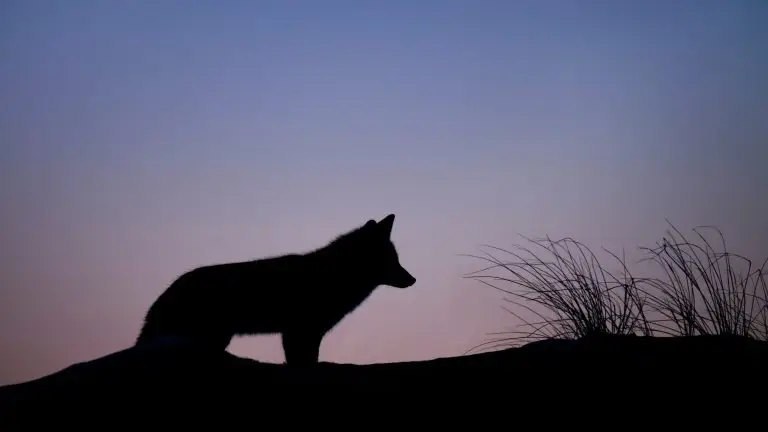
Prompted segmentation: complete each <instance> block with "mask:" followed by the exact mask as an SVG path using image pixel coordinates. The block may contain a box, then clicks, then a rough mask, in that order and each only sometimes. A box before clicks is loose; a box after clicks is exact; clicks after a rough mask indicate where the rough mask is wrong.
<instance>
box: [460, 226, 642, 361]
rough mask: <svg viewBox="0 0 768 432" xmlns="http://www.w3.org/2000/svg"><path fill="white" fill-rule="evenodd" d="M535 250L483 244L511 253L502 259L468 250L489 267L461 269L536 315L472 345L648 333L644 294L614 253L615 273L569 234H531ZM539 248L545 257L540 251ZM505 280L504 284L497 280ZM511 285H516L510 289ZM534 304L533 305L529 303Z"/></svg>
mask: <svg viewBox="0 0 768 432" xmlns="http://www.w3.org/2000/svg"><path fill="white" fill-rule="evenodd" d="M524 238H525V239H526V240H528V241H529V242H530V243H532V244H533V245H534V247H535V248H536V249H537V251H534V250H532V249H530V248H526V247H522V246H517V247H516V249H517V250H518V251H509V250H505V249H502V248H499V247H495V246H489V245H483V248H484V249H491V250H493V251H494V252H496V253H497V254H498V253H501V254H504V255H507V256H508V257H510V259H509V260H504V259H501V258H499V257H497V256H495V255H493V254H491V253H489V252H487V251H483V252H484V254H483V256H477V255H468V256H470V257H473V258H478V259H481V260H483V261H485V262H487V263H489V266H488V267H485V268H483V269H481V270H478V271H475V272H472V273H470V274H468V275H466V276H465V277H466V278H469V279H474V280H477V281H480V282H482V283H483V284H485V285H487V286H490V287H492V288H494V289H497V290H499V291H501V292H503V293H505V294H507V297H505V298H504V300H505V301H506V302H509V303H511V304H514V305H516V306H519V307H520V308H523V309H525V310H527V311H529V312H531V313H532V314H534V315H535V316H536V317H538V318H539V319H540V320H539V321H535V322H529V321H527V320H525V319H524V318H523V317H522V316H520V315H519V314H517V313H515V312H514V311H512V310H510V309H507V308H505V309H506V310H507V311H508V312H509V313H510V314H512V315H513V316H515V317H516V318H517V319H519V320H520V321H522V322H523V323H524V324H523V326H522V327H523V328H524V329H525V330H512V331H508V332H501V333H496V334H495V335H496V336H497V338H495V339H493V340H490V341H488V342H485V343H482V344H480V345H478V346H476V347H473V348H472V349H470V351H472V350H473V349H476V348H480V347H485V348H497V347H509V346H516V345H519V344H522V343H527V342H531V341H534V340H539V339H547V338H564V339H577V338H581V337H585V336H592V335H601V334H618V335H629V334H637V333H641V334H644V335H649V334H651V327H650V322H649V320H648V319H647V318H646V316H645V309H646V308H645V303H646V298H645V295H644V291H643V290H642V289H640V287H639V284H641V283H642V282H643V281H642V280H641V279H638V278H635V277H634V276H633V275H632V274H631V273H630V271H629V269H628V268H627V266H626V265H625V263H624V259H620V258H619V257H618V256H617V255H615V254H613V253H611V252H609V251H607V250H606V252H608V253H609V254H610V255H611V256H612V257H614V258H615V259H616V261H617V263H618V264H619V267H620V269H621V271H620V272H618V273H620V274H614V273H613V272H610V271H608V270H607V269H606V268H605V267H604V266H603V265H601V263H600V262H599V260H598V258H597V256H596V255H595V254H594V253H593V252H592V251H591V250H590V249H589V248H588V247H587V246H586V245H584V244H582V243H580V242H578V241H576V240H574V239H573V238H570V237H565V238H562V239H559V240H552V239H551V238H549V237H546V238H544V239H539V240H532V239H529V238H526V237H524ZM544 253H546V254H547V255H549V257H545V256H542V255H543V254H544ZM502 284H504V285H508V286H507V287H503V286H501V285H502ZM515 287H516V288H517V289H515ZM536 306H539V308H538V309H540V310H535V309H534V307H536Z"/></svg>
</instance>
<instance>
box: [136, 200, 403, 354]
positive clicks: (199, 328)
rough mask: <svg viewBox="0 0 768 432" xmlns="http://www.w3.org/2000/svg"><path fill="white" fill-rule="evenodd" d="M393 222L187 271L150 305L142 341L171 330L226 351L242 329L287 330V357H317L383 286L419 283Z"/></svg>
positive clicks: (170, 333) (284, 332)
mask: <svg viewBox="0 0 768 432" xmlns="http://www.w3.org/2000/svg"><path fill="white" fill-rule="evenodd" d="M394 221H395V215H393V214H390V215H388V216H387V217H385V218H384V219H382V220H381V221H379V222H378V223H377V222H376V221H374V220H369V221H368V222H366V223H365V224H364V225H363V226H361V227H358V228H356V229H354V230H352V231H350V232H347V233H345V234H342V235H340V236H339V237H337V238H336V239H335V240H333V241H331V242H330V243H328V244H327V245H325V246H323V247H322V248H319V249H316V250H314V251H311V252H308V253H304V254H290V255H284V256H277V257H270V258H265V259H258V260H252V261H243V262H235V263H224V264H215V265H210V266H203V267H198V268H196V269H193V270H191V271H189V272H187V273H184V274H182V275H181V276H179V277H178V278H177V279H176V280H175V281H174V282H173V283H172V284H171V285H170V286H169V287H168V288H167V289H166V290H165V292H163V293H162V294H161V295H160V296H159V297H158V299H157V300H156V301H155V302H154V303H153V304H152V306H151V307H150V308H149V311H148V312H147V315H146V318H145V320H144V325H143V327H142V329H141V332H140V334H139V337H138V339H137V341H136V344H137V345H139V344H144V343H148V342H152V341H153V340H158V338H166V337H170V338H180V339H186V340H190V341H193V342H195V343H200V344H205V345H208V346H211V347H214V348H217V349H222V350H224V349H226V348H227V346H228V345H229V343H230V341H231V340H232V337H234V336H235V335H249V334H250V335H253V334H268V333H273V334H275V333H280V334H281V336H282V343H283V351H284V352H285V360H286V362H287V363H288V364H310V363H316V362H317V361H318V353H319V350H320V343H321V342H322V339H323V337H324V336H325V334H326V333H327V332H328V331H330V330H331V329H332V328H333V327H334V326H335V325H336V324H337V323H338V322H339V321H341V320H342V319H343V318H344V317H345V316H346V315H347V314H349V313H350V312H352V311H353V310H354V309H355V308H357V306H359V305H360V304H361V303H362V302H363V301H364V300H365V299H366V298H368V296H369V295H370V294H371V293H372V292H373V290H374V289H375V288H376V287H378V286H379V285H389V286H392V287H396V288H407V287H410V286H411V285H413V284H414V283H415V282H416V279H415V278H414V277H413V276H411V274H410V273H408V271H407V270H405V269H404V268H403V267H402V266H401V265H400V262H399V258H398V254H397V250H396V249H395V246H394V244H393V243H392V241H391V239H390V234H391V232H392V224H393V223H394Z"/></svg>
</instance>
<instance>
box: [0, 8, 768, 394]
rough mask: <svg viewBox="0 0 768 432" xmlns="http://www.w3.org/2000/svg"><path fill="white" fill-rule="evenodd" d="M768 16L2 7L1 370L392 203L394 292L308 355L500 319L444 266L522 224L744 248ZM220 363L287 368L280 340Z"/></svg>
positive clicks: (753, 238) (247, 342) (92, 335)
mask: <svg viewBox="0 0 768 432" xmlns="http://www.w3.org/2000/svg"><path fill="white" fill-rule="evenodd" d="M767 22H768V2H765V1H761V0H754V1H736V0H728V1H726V0H718V1H714V0H713V1H707V0H675V1H669V0H667V1H662V0H659V1H621V0H616V1H610V0H605V1H589V0H578V1H577V0H572V1H555V0H543V1H542V0H533V1H521V0H503V1H502V0H499V1H482V0H475V1H469V0H467V1H454V0H434V1H427V0H410V1H394V0H390V1H373V0H356V1H352V0H347V1H336V0H323V1H311V0H306V1H293V0H280V1H277V0H276V1H263V0H253V1H223V0H219V1H171V0H160V1H146V0H145V1H116V0H112V1H109V0H92V1H82V0H67V1H54V0H46V1H43V0H3V1H2V3H0V100H1V101H2V103H0V203H1V204H2V213H0V217H1V218H2V219H0V234H2V246H0V252H1V255H0V352H1V353H2V357H1V358H2V361H1V362H0V384H9V383H13V382H20V381H25V380H29V379H33V378H37V377H40V376H43V375H46V374H49V373H52V372H55V371H58V370H60V369H63V368H65V367H67V366H69V365H70V364H72V363H76V362H81V361H86V360H91V359H94V358H97V357H101V356H103V355H106V354H109V353H112V352H114V351H117V350H121V349H124V348H127V347H128V346H130V345H131V344H132V343H133V341H134V340H135V338H136V335H137V333H138V331H139V327H140V325H141V320H142V318H143V315H144V313H145V312H146V310H147V308H148V307H149V306H150V304H151V303H152V301H154V300H155V298H156V297H157V296H158V295H159V294H160V292H161V291H162V290H163V289H165V288H166V286H167V285H168V284H169V283H170V282H171V281H172V280H173V279H174V278H175V277H177V276H178V275H179V274H181V273H182V272H184V271H186V270H189V269H191V268H193V267H196V266H199V265H205V264H212V263H219V262H226V261H234V260H246V259H252V258H258V257H262V256H267V255H275V254H282V253H287V252H302V251H307V250H310V249H313V248H316V247H318V246H322V245H323V244H325V243H326V242H327V241H328V240H331V239H332V238H333V237H335V236H336V235H337V234H339V233H341V232H344V231H346V230H349V229H352V228H355V227H356V226H359V225H361V224H362V223H364V222H365V221H366V220H368V219H380V218H382V217H384V216H385V215H386V214H388V213H395V214H396V215H397V219H396V221H395V224H394V231H393V239H394V242H395V244H396V246H397V247H398V249H399V251H400V257H401V262H402V263H403V265H404V266H405V267H406V268H407V269H408V270H409V271H410V272H411V273H412V274H413V275H414V276H415V277H416V278H417V283H416V284H415V285H414V286H413V287H411V288H409V289H406V290H398V289H394V288H387V287H381V288H379V289H378V290H377V291H376V292H375V293H374V295H373V296H372V297H371V298H370V299H369V300H368V302H367V303H365V304H364V305H363V306H362V307H361V308H360V309H358V310H357V311H356V312H354V313H353V314H352V315H350V316H348V317H347V318H346V319H345V320H344V321H342V323H341V324H340V325H339V326H338V327H337V328H336V329H335V330H334V331H333V332H332V333H330V334H329V335H328V336H327V337H326V339H325V341H324V342H323V345H322V347H321V352H320V357H321V360H322V361H332V362H340V363H345V362H346V363H373V362H392V361H407V360H420V359H429V358H434V357H443V356H454V355H460V354H462V353H463V352H464V351H465V350H467V349H468V348H470V347H471V346H473V345H475V344H477V343H479V342H482V341H483V340H485V339H486V337H487V333H488V332H493V331H500V330H504V329H505V328H507V327H510V326H513V325H514V324H516V321H515V320H514V318H513V317H512V316H510V315H509V314H508V313H506V312H505V311H504V310H503V309H502V308H501V306H503V305H504V303H502V301H501V296H500V295H499V294H498V293H497V292H493V291H491V290H490V289H488V288H486V287H484V286H482V285H480V284H479V283H478V282H474V281H470V280H465V279H462V277H461V276H462V274H464V273H466V272H468V271H470V270H475V269H478V268H480V266H481V264H482V263H480V262H478V261H476V260H473V259H472V258H468V257H463V256H460V254H464V253H476V252H477V250H478V249H477V247H478V246H479V245H481V244H484V243H490V244H493V245H496V246H501V247H509V246H512V245H513V244H515V243H519V242H520V240H521V239H520V237H519V236H518V235H519V234H523V235H526V236H534V237H538V236H544V235H547V234H549V235H550V236H553V237H559V236H563V235H571V236H574V237H575V238H577V239H578V240H581V241H584V242H586V243H587V244H588V245H590V246H594V247H596V248H599V247H600V246H605V247H608V248H611V249H612V250H616V249H617V248H621V247H622V246H623V247H625V248H627V250H628V251H633V250H635V248H636V247H637V246H638V245H652V244H653V243H654V242H655V241H657V240H658V239H660V238H661V236H663V235H664V232H665V230H666V229H667V228H668V226H667V224H666V222H665V218H667V219H669V220H670V221H671V222H673V223H674V224H675V225H676V226H677V227H678V228H680V229H682V230H683V231H684V232H686V233H688V232H690V229H692V228H693V227H695V226H697V225H717V226H718V227H719V228H721V229H722V230H723V231H724V234H725V236H726V239H727V240H728V241H729V247H730V248H732V249H734V250H736V251H738V252H742V253H744V254H747V255H749V256H751V257H754V259H755V260H759V261H762V260H763V259H764V258H765V257H766V255H768V246H766V240H768V201H767V200H766V197H768V192H766V186H768V168H767V167H766V164H768V141H767V138H768V79H766V77H768V43H766V42H767V41H768V25H766V23H767ZM319 288H320V287H318V289H319ZM229 350H230V352H232V353H234V354H237V355H241V356H246V357H250V358H254V359H258V360H262V361H268V362H282V361H283V354H282V350H281V347H280V339H279V337H275V336H264V337H248V338H239V339H236V340H235V341H234V342H233V343H232V345H230V348H229Z"/></svg>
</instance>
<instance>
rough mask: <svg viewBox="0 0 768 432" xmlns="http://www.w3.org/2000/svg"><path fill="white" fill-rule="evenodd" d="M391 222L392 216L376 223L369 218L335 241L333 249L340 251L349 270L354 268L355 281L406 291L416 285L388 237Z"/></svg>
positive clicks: (392, 220)
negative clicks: (358, 279) (336, 248)
mask: <svg viewBox="0 0 768 432" xmlns="http://www.w3.org/2000/svg"><path fill="white" fill-rule="evenodd" d="M394 222H395V215H393V214H390V215H388V216H387V217H385V218H384V219H382V220H380V221H378V222H376V221H375V220H373V219H371V220H369V221H368V222H366V223H365V224H364V225H363V226H362V227H360V228H358V229H356V230H354V231H352V232H351V233H349V234H347V235H345V236H343V237H341V238H339V239H338V240H337V246H338V247H340V248H343V249H344V255H345V257H346V258H345V260H346V261H347V262H348V263H349V264H350V267H354V272H355V273H356V274H357V276H358V277H359V278H361V279H365V280H366V281H368V282H370V283H372V284H373V285H377V286H378V285H389V286H391V287H395V288H408V287H410V286H411V285H413V284H414V283H416V278H414V277H413V276H412V275H411V274H410V273H408V271H407V270H406V269H405V268H403V266H402V265H401V264H400V259H399V257H398V254H397V249H396V248H395V245H394V244H393V243H392V239H391V238H390V235H391V234H392V224H393V223H394Z"/></svg>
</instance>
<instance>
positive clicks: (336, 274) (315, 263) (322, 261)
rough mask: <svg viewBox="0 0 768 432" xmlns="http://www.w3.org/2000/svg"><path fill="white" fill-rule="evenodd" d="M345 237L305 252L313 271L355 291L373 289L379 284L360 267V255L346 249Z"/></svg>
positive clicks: (335, 283) (339, 286)
mask: <svg viewBox="0 0 768 432" xmlns="http://www.w3.org/2000/svg"><path fill="white" fill-rule="evenodd" d="M344 240H346V239H345V238H341V239H337V241H335V242H332V243H329V244H328V245H326V246H324V247H322V248H319V249H316V250H314V251H311V252H308V253H305V254H304V259H306V260H307V262H308V263H311V264H310V265H311V267H312V268H313V271H315V272H317V274H318V275H320V278H321V279H323V280H324V281H325V282H326V283H329V284H332V285H334V286H336V287H338V288H345V289H352V290H355V291H373V290H374V289H376V287H378V286H379V284H378V283H376V281H375V279H374V278H373V277H372V276H371V275H370V274H369V273H368V272H366V271H364V269H362V268H360V256H355V255H354V253H352V252H349V251H348V250H346V248H345V246H346V245H344V244H342V243H341V242H343V241H344Z"/></svg>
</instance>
